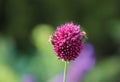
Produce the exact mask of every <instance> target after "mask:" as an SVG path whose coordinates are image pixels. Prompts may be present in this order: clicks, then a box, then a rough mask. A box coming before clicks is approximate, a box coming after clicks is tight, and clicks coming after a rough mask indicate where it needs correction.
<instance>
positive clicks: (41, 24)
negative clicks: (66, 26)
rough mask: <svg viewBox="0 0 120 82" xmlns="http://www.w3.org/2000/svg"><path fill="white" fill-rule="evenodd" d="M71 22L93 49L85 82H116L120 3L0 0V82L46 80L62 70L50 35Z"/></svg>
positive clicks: (119, 80) (111, 0) (119, 69)
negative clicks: (90, 65) (28, 79)
mask: <svg viewBox="0 0 120 82" xmlns="http://www.w3.org/2000/svg"><path fill="white" fill-rule="evenodd" d="M70 21H73V22H74V23H75V24H80V25H81V28H82V29H83V30H84V31H86V32H87V36H88V39H87V41H86V42H90V43H92V44H93V45H94V47H95V53H96V60H97V61H96V65H95V67H94V68H93V70H92V71H91V72H90V73H89V74H88V75H87V76H86V77H85V80H84V82H120V0H0V82H25V81H23V80H24V79H25V78H34V80H35V81H33V82H47V81H48V80H49V79H50V78H52V77H54V76H55V75H56V74H58V73H59V72H61V71H62V70H63V62H60V61H58V60H57V58H56V56H55V55H54V52H53V50H52V46H51V45H50V43H49V42H48V37H49V35H51V34H53V33H54V30H55V29H56V27H57V26H58V25H60V24H63V23H65V22H70ZM26 82H27V81H26Z"/></svg>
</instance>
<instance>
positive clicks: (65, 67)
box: [63, 62, 67, 82]
mask: <svg viewBox="0 0 120 82" xmlns="http://www.w3.org/2000/svg"><path fill="white" fill-rule="evenodd" d="M66 76H67V62H65V66H64V78H63V82H66Z"/></svg>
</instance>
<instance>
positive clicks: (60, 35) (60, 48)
mask: <svg viewBox="0 0 120 82" xmlns="http://www.w3.org/2000/svg"><path fill="white" fill-rule="evenodd" d="M85 34H86V33H85V32H81V31H80V26H79V25H74V24H73V23H72V22H71V23H66V24H64V25H61V26H58V28H57V30H56V32H55V34H54V35H53V36H52V37H51V43H52V45H53V47H54V51H55V53H56V55H57V57H58V59H62V60H64V61H71V60H74V59H75V58H77V57H78V56H79V54H80V52H81V50H82V49H83V39H84V38H85Z"/></svg>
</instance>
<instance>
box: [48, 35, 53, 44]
mask: <svg viewBox="0 0 120 82" xmlns="http://www.w3.org/2000/svg"><path fill="white" fill-rule="evenodd" d="M53 39H54V36H53V35H50V36H49V39H48V41H49V42H50V43H51V44H53V45H54V41H53Z"/></svg>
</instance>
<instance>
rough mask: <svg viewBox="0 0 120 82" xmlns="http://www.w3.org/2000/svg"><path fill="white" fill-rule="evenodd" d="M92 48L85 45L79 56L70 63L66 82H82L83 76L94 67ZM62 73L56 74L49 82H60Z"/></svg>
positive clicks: (89, 45)
mask: <svg viewBox="0 0 120 82" xmlns="http://www.w3.org/2000/svg"><path fill="white" fill-rule="evenodd" d="M95 61H96V59H95V55H94V48H93V46H92V45H91V44H85V46H84V49H83V50H82V52H81V54H80V56H79V57H78V58H77V59H76V61H73V62H71V64H70V65H69V67H68V72H67V82H82V80H83V78H84V77H85V75H86V74H87V73H88V72H89V71H90V69H92V68H93V66H94V65H95ZM62 80H63V73H60V74H58V75H57V76H56V77H55V78H53V79H52V80H50V82H62Z"/></svg>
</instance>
